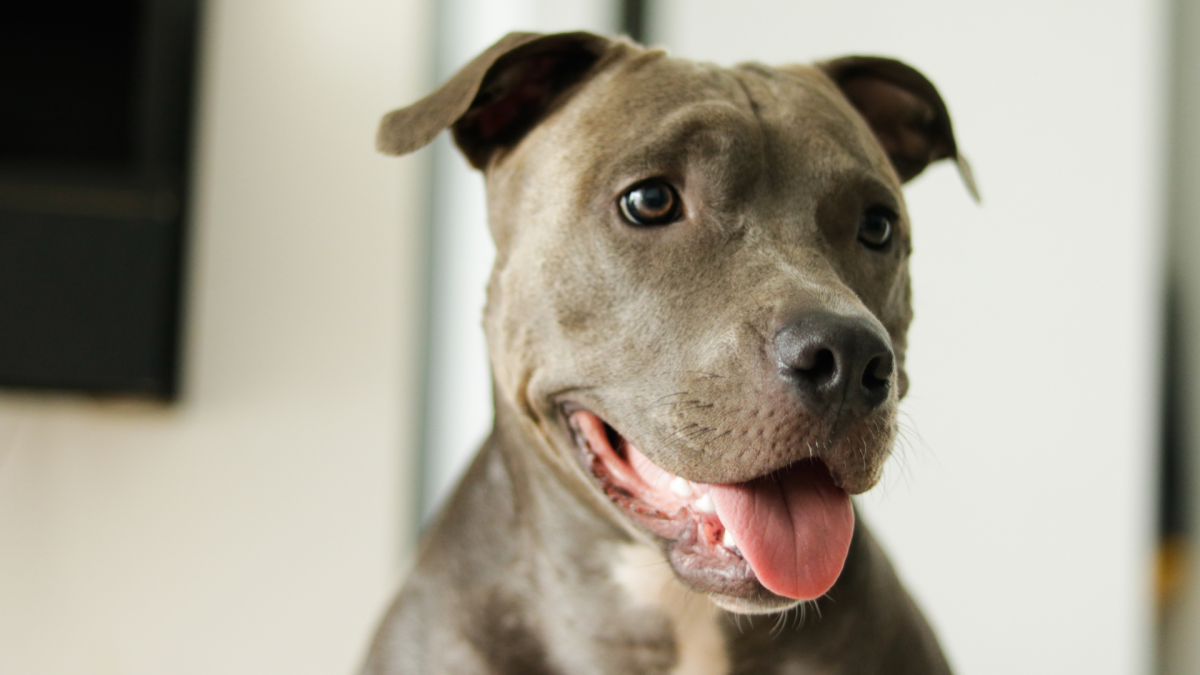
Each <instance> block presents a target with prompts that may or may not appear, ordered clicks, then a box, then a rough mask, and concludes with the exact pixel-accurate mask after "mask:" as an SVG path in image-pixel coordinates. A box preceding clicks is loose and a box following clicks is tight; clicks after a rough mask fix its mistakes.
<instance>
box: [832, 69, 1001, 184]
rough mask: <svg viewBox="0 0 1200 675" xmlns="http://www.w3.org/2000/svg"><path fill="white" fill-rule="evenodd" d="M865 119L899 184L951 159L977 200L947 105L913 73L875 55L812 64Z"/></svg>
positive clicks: (918, 73)
mask: <svg viewBox="0 0 1200 675" xmlns="http://www.w3.org/2000/svg"><path fill="white" fill-rule="evenodd" d="M816 65H817V67H818V68H820V69H821V70H822V71H824V72H825V74H826V75H828V76H829V78H830V79H832V80H833V82H834V84H836V85H837V86H838V88H839V89H841V90H842V94H843V95H844V96H845V97H846V99H847V100H849V101H850V103H851V104H852V105H853V106H854V107H855V108H856V109H858V112H859V113H860V114H862V116H863V118H864V119H866V121H867V124H869V125H870V126H871V130H872V131H874V132H875V137H876V138H877V139H879V144H880V145H882V146H883V149H884V151H886V152H887V154H888V158H889V159H891V161H892V166H893V167H895V169H896V173H897V174H899V176H900V180H902V181H904V182H908V181H909V180H910V179H912V178H913V177H915V176H916V175H917V174H919V173H921V172H922V171H924V170H925V167H926V166H928V165H929V164H930V163H931V162H935V161H937V160H939V159H953V160H955V162H957V164H958V170H959V173H960V174H961V175H962V178H963V182H964V183H966V185H967V190H969V191H970V192H971V196H972V197H974V198H975V200H976V201H978V200H979V190H978V188H977V187H976V186H975V178H974V175H973V174H972V173H971V165H970V164H968V163H967V160H966V158H965V157H963V156H962V155H961V154H959V152H958V145H957V144H956V143H955V141H954V129H953V127H952V126H951V124H950V113H949V111H947V110H946V103H945V102H944V101H942V97H941V96H939V95H938V92H937V88H935V87H934V86H933V83H932V82H930V81H929V80H928V79H926V77H925V76H924V75H922V74H921V73H920V72H919V71H917V70H916V69H915V68H913V67H911V66H909V65H907V64H904V63H901V62H900V61H896V60H894V59H885V58H880V57H875V56H848V57H845V58H841V59H834V60H832V61H824V62H822V63H818V64H816Z"/></svg>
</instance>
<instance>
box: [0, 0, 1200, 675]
mask: <svg viewBox="0 0 1200 675" xmlns="http://www.w3.org/2000/svg"><path fill="white" fill-rule="evenodd" d="M16 4H18V3H6V4H5V5H4V7H3V8H0V127H3V128H0V387H2V388H0V673H21V674H25V673H29V674H43V673H45V674H51V673H53V674H58V673H63V674H66V673H71V674H96V675H107V674H130V675H142V674H145V675H150V674H158V673H181V674H190V673H197V674H198V673H221V674H223V675H224V674H233V673H247V674H250V673H255V674H258V673H289V674H300V673H314V674H315V673H351V672H353V671H354V669H355V668H356V667H357V665H358V663H359V661H360V659H361V657H362V654H363V653H364V650H365V648H366V645H367V642H368V640H369V638H370V635H371V631H372V630H373V627H374V624H375V622H376V621H377V620H378V618H379V617H380V616H381V614H382V612H383V610H384V608H385V607H386V605H387V603H388V602H389V601H390V599H391V596H392V595H393V594H394V592H395V591H396V589H397V588H398V586H399V583H400V582H401V580H402V578H403V575H404V572H405V570H406V569H407V566H408V565H409V564H410V562H411V560H412V555H413V552H414V550H415V542H416V538H417V535H418V532H419V529H420V523H421V522H422V519H423V518H424V517H426V516H427V515H428V514H429V513H430V512H431V511H432V510H434V509H436V508H437V505H438V504H439V503H440V501H441V500H442V499H443V498H444V496H445V494H446V492H447V490H448V489H450V487H451V486H452V485H453V483H454V481H455V480H456V478H457V476H458V474H459V472H460V470H461V468H462V466H463V463H464V462H465V461H466V460H467V459H468V458H469V457H470V455H471V454H472V453H473V452H474V449H475V447H476V446H477V445H478V443H479V442H480V441H481V440H482V439H483V437H484V436H485V435H486V433H487V430H488V427H489V423H490V390H489V381H488V377H487V360H486V353H485V351H484V346H483V338H482V333H481V330H480V309H481V307H482V305H483V298H484V295H483V286H484V282H485V280H486V277H487V271H488V267H489V265H490V258H491V256H492V254H493V250H492V248H491V243H490V241H489V239H488V234H487V231H486V227H485V225H484V215H483V214H484V208H483V192H482V180H481V178H480V176H479V175H478V174H475V173H472V172H470V171H469V170H468V169H467V167H466V163H465V162H464V161H463V160H462V159H461V158H460V157H459V156H458V155H457V154H456V153H455V152H454V151H453V149H452V146H451V144H450V143H449V142H448V140H447V139H446V138H445V137H444V136H443V137H442V138H440V139H439V140H438V141H437V142H436V143H435V144H434V145H433V146H431V147H430V148H428V149H426V150H423V151H421V152H419V153H416V154H415V155H413V156H410V157H405V158H402V159H398V160H397V159H390V158H385V157H382V156H379V155H377V154H375V153H374V151H373V136H374V131H375V125H376V123H377V121H378V119H379V117H380V116H381V115H382V114H383V113H384V112H386V111H388V110H390V109H392V108H395V107H399V106H401V105H405V104H407V103H410V102H412V101H414V100H416V99H417V98H420V97H421V96H423V95H424V94H426V93H428V92H429V91H430V90H432V88H433V87H434V86H436V84H437V83H438V82H440V81H442V80H444V79H445V78H446V77H448V76H449V75H450V74H452V73H453V72H454V71H455V70H456V69H457V68H458V67H460V66H461V65H463V64H464V63H465V62H466V61H467V60H469V59H470V58H471V57H472V56H473V55H474V54H476V53H477V52H479V51H481V50H482V49H484V48H485V47H487V46H488V45H489V44H491V43H492V42H493V41H495V40H496V39H498V38H499V37H500V36H502V35H503V34H505V33H506V32H508V31H510V30H535V31H557V30H571V29H579V28H582V29H587V30H593V31H597V32H603V33H607V34H620V33H624V34H628V35H632V36H634V37H636V38H638V39H640V40H642V41H645V42H646V43H648V44H653V45H660V46H663V47H666V48H667V49H669V50H670V51H671V52H672V53H673V54H676V55H679V56H684V57H689V58H696V59H703V60H712V61H716V62H719V63H722V64H727V65H728V64H733V63H736V62H740V61H745V60H759V61H763V62H766V63H782V62H806V61H812V60H815V59H819V58H828V57H834V56H840V55H844V54H850V53H867V54H882V55H888V56H893V57H897V58H900V59H902V60H905V61H907V62H908V63H910V64H912V65H914V66H916V67H917V68H919V69H920V70H921V71H922V72H924V73H925V74H926V75H927V76H928V77H929V78H930V79H931V80H932V81H933V82H935V83H936V84H937V86H938V87H939V89H940V90H941V92H942V94H943V96H944V97H945V99H946V101H947V103H948V105H949V108H950V111H951V114H952V116H953V118H954V124H955V129H956V132H957V136H958V141H959V146H960V147H961V148H962V150H963V152H964V153H965V154H966V155H967V156H968V157H969V158H970V159H971V161H972V164H973V166H974V168H975V172H976V176H977V178H978V181H979V183H980V187H981V190H982V193H983V204H982V205H976V204H974V203H973V202H972V201H971V200H970V198H969V197H968V196H967V194H966V191H965V190H964V189H963V187H962V185H961V183H960V182H959V179H958V177H957V176H956V175H955V172H954V169H953V167H951V166H948V165H947V166H934V167H932V168H931V169H930V170H928V171H927V172H926V173H925V174H924V175H922V176H921V177H919V178H917V179H916V180H915V181H914V182H913V183H911V184H910V186H909V187H908V189H907V198H908V203H909V212H910V214H911V216H912V218H913V221H914V229H915V243H916V252H915V255H914V257H913V259H912V274H913V282H914V293H915V298H916V300H915V302H916V320H915V322H914V324H913V327H912V330H911V333H910V336H909V341H910V345H911V346H910V353H909V357H908V358H909V372H910V374H911V376H912V388H911V390H910V393H909V395H908V397H907V398H906V400H905V401H904V403H903V406H902V408H903V411H904V426H905V434H904V439H903V443H902V444H901V447H900V448H899V449H898V454H897V456H896V457H895V459H894V460H893V461H892V462H890V463H889V466H888V468H887V473H886V474H885V478H884V482H883V484H881V485H880V486H879V487H878V488H876V489H875V490H873V491H872V492H871V493H869V494H867V495H864V496H863V497H862V498H860V500H859V503H860V506H861V508H862V511H863V513H864V517H865V518H867V519H868V520H869V521H870V522H871V523H872V525H873V526H874V528H875V530H876V532H877V534H878V535H879V536H880V537H881V539H882V540H883V541H884V543H885V545H886V546H887V548H888V550H889V552H890V553H891V556H892V559H893V561H894V563H895V564H896V566H897V568H898V569H899V571H900V573H901V575H902V577H903V578H904V579H905V581H906V582H907V583H908V585H909V587H910V589H911V590H912V591H913V593H914V594H915V595H916V597H917V599H918V601H919V602H920V604H921V605H922V606H923V607H924V609H925V610H926V612H927V614H928V616H929V618H930V620H931V621H932V623H933V624H934V627H935V629H936V630H937V631H938V633H939V635H940V637H941V640H942V642H943V645H944V647H945V648H946V650H947V652H948V654H949V656H950V658H951V660H952V662H953V663H954V665H955V666H956V668H957V670H958V672H961V673H1011V672H1023V673H1062V672H1088V673H1112V674H1132V673H1196V672H1200V565H1195V564H1189V562H1190V561H1191V558H1192V556H1191V555H1190V554H1189V551H1190V550H1192V549H1193V548H1194V544H1193V543H1192V539H1191V537H1192V535H1193V532H1192V530H1191V527H1190V526H1191V524H1192V523H1194V522H1195V518H1194V515H1193V514H1194V512H1195V510H1196V509H1197V508H1200V500H1196V499H1194V498H1193V495H1194V493H1195V486H1196V485H1200V482H1198V481H1200V462H1196V461H1195V460H1194V458H1195V457H1196V456H1197V453H1200V427H1197V426H1196V425H1195V424H1193V422H1192V420H1194V419H1200V269H1197V265H1196V264H1194V262H1193V261H1195V260H1197V259H1198V257H1200V190H1198V189H1197V186H1200V47H1198V46H1197V45H1196V43H1195V40H1191V39H1189V38H1191V37H1193V36H1195V35H1198V34H1200V2H1198V1H1197V0H1161V1H1158V0H1154V1H1150V2H1147V1H1145V0H1105V2H1102V3H1095V2H1084V1H1083V0H1010V1H1009V2H1005V3H962V2H952V1H951V0H912V1H909V2H901V3H898V2H883V1H881V0H843V1H840V2H782V1H780V0H774V1H772V0H740V1H739V2H736V3H734V2H719V1H717V0H640V1H637V0H557V1H552V0H339V1H337V2H334V1H333V0H239V1H238V2H233V1H232V0H111V1H110V2H106V3H97V2H92V3H82V2H78V1H75V2H72V1H70V0H46V1H45V2H43V3H41V4H40V5H39V6H38V8H37V9H36V10H32V9H29V8H27V7H26V8H22V7H16V6H15V5H16ZM96 138H100V139H105V140H103V141H96V140H94V139H96ZM89 139H93V140H89Z"/></svg>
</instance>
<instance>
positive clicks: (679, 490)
mask: <svg viewBox="0 0 1200 675" xmlns="http://www.w3.org/2000/svg"><path fill="white" fill-rule="evenodd" d="M671 492H674V493H675V494H677V495H679V496H680V497H683V498H685V499H686V498H688V497H691V496H692V484H691V483H689V482H688V481H687V479H686V478H684V477H682V476H675V478H673V479H672V480H671Z"/></svg>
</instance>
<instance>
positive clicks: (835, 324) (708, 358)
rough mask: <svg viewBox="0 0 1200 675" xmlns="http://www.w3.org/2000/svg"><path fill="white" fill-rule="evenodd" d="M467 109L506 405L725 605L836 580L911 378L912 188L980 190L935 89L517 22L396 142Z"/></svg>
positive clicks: (389, 142) (544, 446) (405, 142)
mask: <svg viewBox="0 0 1200 675" xmlns="http://www.w3.org/2000/svg"><path fill="white" fill-rule="evenodd" d="M447 127H450V128H452V129H453V133H454V137H455V140H456V142H457V143H458V146H459V148H460V149H461V150H462V151H463V153H464V154H465V155H466V157H467V158H468V159H469V160H470V162H471V163H472V164H473V165H474V166H475V167H477V168H479V169H481V170H483V171H484V172H485V174H486V176H487V188H488V209H489V221H490V225H491V228H492V234H493V236H494V238H495V240H496V245H497V258H496V265H495V268H494V270H493V273H492V277H491V282H490V285H489V296H488V306H487V310H486V313H485V327H486V331H487V334H488V340H489V347H490V350H491V357H492V363H493V370H494V377H495V384H496V387H495V390H496V393H497V396H498V397H499V398H500V399H501V400H499V401H498V402H497V403H498V405H501V406H504V407H506V408H507V409H509V410H513V411H516V412H517V413H518V415H519V417H520V418H521V420H522V422H521V423H522V424H523V425H525V428H526V430H527V431H528V432H529V433H528V434H527V435H528V436H530V437H531V438H535V439H538V445H539V447H538V450H539V451H540V452H542V453H543V455H544V457H545V459H547V460H548V463H549V464H550V465H552V466H556V467H558V468H559V469H560V470H561V471H562V472H563V473H564V475H565V476H566V477H568V482H570V481H575V483H576V485H577V487H578V488H579V489H580V495H581V498H582V499H583V500H584V501H585V502H589V503H591V504H592V505H593V506H594V507H595V508H596V509H598V510H599V511H601V512H602V513H605V514H606V515H607V516H608V517H611V518H613V519H614V521H615V522H617V523H620V524H621V525H623V526H625V527H626V528H628V529H629V530H630V531H633V532H637V533H640V535H641V536H645V534H646V533H650V534H652V535H654V536H655V538H656V540H657V542H658V543H659V544H660V545H661V546H662V547H663V549H664V553H665V554H666V555H667V557H668V559H669V560H670V561H671V564H672V566H673V568H674V570H675V572H676V574H677V575H678V576H679V578H680V579H681V580H683V581H684V582H685V583H687V584H688V585H689V586H691V587H692V588H694V589H697V590H701V591H704V592H707V593H709V594H710V596H711V597H713V599H714V600H715V601H717V602H718V603H719V604H721V605H723V606H725V607H726V608H729V609H733V610H736V611H743V612H759V611H771V610H777V609H780V608H783V607H786V606H790V605H792V604H795V603H796V602H798V601H802V600H806V599H812V598H815V597H817V596H820V595H822V594H823V593H824V592H825V591H826V590H828V588H829V587H830V586H831V585H832V584H833V583H834V581H835V580H836V578H837V576H838V574H839V573H840V571H841V568H842V564H843V562H844V560H845V556H846V553H847V550H848V547H849V544H850V538H851V535H852V532H853V523H854V514H853V509H852V508H851V506H850V501H849V498H848V496H847V494H848V493H849V494H854V493H859V492H862V491H864V490H867V489H868V488H870V487H871V486H872V485H874V484H875V483H876V482H877V480H878V479H879V476H880V471H881V467H882V464H883V462H884V460H885V459H886V458H887V456H888V453H889V451H890V448H891V447H892V443H893V440H894V438H895V434H896V407H897V402H898V401H899V399H900V397H901V396H903V395H904V391H905V389H906V388H907V376H906V374H905V371H904V351H905V331H906V330H907V328H908V325H909V322H910V320H911V318H912V310H911V306H910V301H909V277H908V257H909V254H910V252H911V250H912V247H911V239H910V227H909V221H908V216H907V214H906V212H905V206H904V199H903V196H902V194H901V183H902V182H904V181H907V180H908V179H910V178H912V177H913V176H915V175H917V174H918V173H920V172H921V171H922V170H923V169H924V168H925V166H926V165H928V164H929V163H930V162H932V161H935V160H938V159H942V158H952V159H957V160H958V161H959V165H960V167H961V168H962V169H963V172H964V178H966V179H967V183H968V187H971V189H972V192H973V191H974V188H973V187H972V185H971V181H970V173H969V171H967V169H966V164H965V162H963V161H962V160H961V158H960V157H959V155H958V152H957V148H956V146H955V141H954V136H953V133H952V130H951V125H950V118H949V115H948V114H947V111H946V107H945V105H944V104H943V102H942V100H941V98H940V97H939V96H938V94H937V91H936V90H935V89H934V87H933V85H932V84H930V83H929V81H928V80H926V79H925V78H924V77H923V76H922V75H921V74H920V73H918V72H917V71H915V70H913V69H912V68H910V67H908V66H906V65H904V64H902V63H899V62H897V61H893V60H889V59H880V58H868V57H851V58H845V59H838V60H834V61H829V62H825V63H819V64H816V65H815V66H814V67H806V66H785V67H779V68H771V67H767V66H762V65H757V64H749V65H742V66H738V67H735V68H732V69H726V68H720V67H716V66H713V65H709V64H702V63H694V62H690V61H685V60H679V59H673V58H669V57H668V56H667V55H666V54H664V53H663V52H661V51H653V50H645V49H642V48H640V47H638V46H636V45H632V44H630V43H627V42H623V41H612V40H608V39H606V38H602V37H598V36H595V35H591V34H587V33H568V34H559V35H548V36H541V35H532V34H512V35H509V36H508V37H506V38H504V39H503V40H501V41H500V42H499V43H497V44H496V45H494V46H493V47H492V48H490V49H489V50H487V51H486V52H484V53H483V54H482V55H480V56H479V57H478V58H477V59H476V60H475V61H473V62H472V63H471V64H469V65H468V66H466V67H465V68H464V69H463V70H462V71H460V72H459V73H458V74H457V75H456V76H455V77H454V78H452V79H451V80H450V81H449V82H447V83H446V84H445V85H444V86H443V87H442V88H441V89H439V90H438V91H437V92H435V93H433V94H431V95H430V96H429V97H427V98H426V99H424V100H422V101H420V102H418V103H416V104H414V105H412V106H410V107H408V108H404V109H401V110H398V111H395V112H393V113H391V114H389V115H388V116H387V117H386V118H385V119H384V121H383V124H382V126H381V129H380V135H379V147H380V149H381V150H383V151H385V152H390V153H394V154H401V153H405V152H409V151H412V150H414V149H416V148H419V147H421V146H423V145H425V144H426V143H428V142H429V141H430V140H431V139H432V138H433V137H434V136H435V135H436V134H437V133H438V132H439V131H441V130H442V129H444V128H447ZM584 486H586V488H584Z"/></svg>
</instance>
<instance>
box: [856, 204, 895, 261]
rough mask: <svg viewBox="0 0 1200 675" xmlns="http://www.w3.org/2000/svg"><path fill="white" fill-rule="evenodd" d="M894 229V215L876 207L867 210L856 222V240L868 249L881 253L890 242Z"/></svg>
mask: <svg viewBox="0 0 1200 675" xmlns="http://www.w3.org/2000/svg"><path fill="white" fill-rule="evenodd" d="M895 229H896V214H894V213H892V212H891V211H889V210H887V209H885V208H883V207H881V206H876V207H873V208H870V209H867V212H866V213H864V214H862V218H860V219H859V221H858V240H859V241H861V242H862V243H863V246H866V247H867V248H869V249H874V250H876V251H882V250H883V249H885V248H887V245H888V244H889V243H890V242H891V241H892V231H893V230H895Z"/></svg>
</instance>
